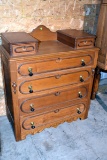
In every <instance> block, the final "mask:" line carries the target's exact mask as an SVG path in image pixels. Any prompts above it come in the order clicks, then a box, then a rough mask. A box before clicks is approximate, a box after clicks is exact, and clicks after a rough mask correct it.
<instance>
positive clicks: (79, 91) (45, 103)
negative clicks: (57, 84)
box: [19, 84, 89, 115]
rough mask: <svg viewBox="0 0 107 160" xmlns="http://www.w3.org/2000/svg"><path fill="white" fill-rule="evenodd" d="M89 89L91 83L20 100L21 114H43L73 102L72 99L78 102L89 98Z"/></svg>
mask: <svg viewBox="0 0 107 160" xmlns="http://www.w3.org/2000/svg"><path fill="white" fill-rule="evenodd" d="M88 91H89V84H87V85H84V86H79V87H73V88H72V89H67V90H63V91H60V90H58V91H57V92H54V93H51V94H48V95H44V96H39V97H33V98H29V99H26V100H24V101H23V102H20V101H21V100H20V101H19V103H20V110H21V115H24V114H29V113H34V114H41V113H45V112H49V111H52V110H53V109H58V108H61V107H63V106H66V104H65V102H68V101H69V102H70V103H71V101H73V102H74V101H76V102H77V101H79V100H82V99H84V98H86V99H87V96H88Z"/></svg>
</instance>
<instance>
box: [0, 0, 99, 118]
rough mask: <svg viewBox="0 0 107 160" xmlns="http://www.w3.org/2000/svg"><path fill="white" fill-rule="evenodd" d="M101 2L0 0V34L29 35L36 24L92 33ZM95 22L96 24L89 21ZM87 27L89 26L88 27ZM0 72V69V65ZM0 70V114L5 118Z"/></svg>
mask: <svg viewBox="0 0 107 160" xmlns="http://www.w3.org/2000/svg"><path fill="white" fill-rule="evenodd" d="M100 2H101V0H36V1H35V0H0V33H1V32H9V31H26V32H31V31H32V30H33V29H34V28H35V27H37V26H38V25H40V24H43V25H46V26H47V27H48V28H50V30H52V31H56V30H57V29H64V28H76V29H79V30H81V29H83V28H84V29H85V30H87V31H88V32H91V33H95V31H94V30H96V25H95V24H97V19H96V18H95V17H96V15H98V10H99V9H98V7H96V6H97V5H96V4H99V3H100ZM95 20H96V23H93V21H95ZM88 26H90V27H88ZM0 70H1V66H0ZM1 77H2V74H1V71H0V115H5V102H4V95H3V83H2V78H1Z"/></svg>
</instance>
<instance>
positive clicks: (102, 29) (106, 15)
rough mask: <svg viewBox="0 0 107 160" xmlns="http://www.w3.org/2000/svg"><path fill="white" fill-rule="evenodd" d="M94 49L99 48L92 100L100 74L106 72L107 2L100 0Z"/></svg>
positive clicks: (106, 0)
mask: <svg viewBox="0 0 107 160" xmlns="http://www.w3.org/2000/svg"><path fill="white" fill-rule="evenodd" d="M95 45H96V47H99V48H100V51H99V54H98V64H97V68H96V72H95V78H94V83H93V90H92V99H95V95H96V93H97V91H98V86H99V81H100V72H101V71H105V72H107V0H102V3H101V9H100V14H99V19H98V28H97V39H96V44H95Z"/></svg>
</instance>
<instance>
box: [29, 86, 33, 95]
mask: <svg viewBox="0 0 107 160" xmlns="http://www.w3.org/2000/svg"><path fill="white" fill-rule="evenodd" d="M28 88H29V93H33V90H32V86H31V85H30V86H28Z"/></svg>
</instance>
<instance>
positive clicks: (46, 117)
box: [21, 103, 86, 132]
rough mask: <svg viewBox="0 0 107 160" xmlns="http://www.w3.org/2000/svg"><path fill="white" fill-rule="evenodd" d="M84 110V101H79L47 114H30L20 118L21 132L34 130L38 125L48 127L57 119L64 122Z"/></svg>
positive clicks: (79, 115) (77, 115)
mask: <svg viewBox="0 0 107 160" xmlns="http://www.w3.org/2000/svg"><path fill="white" fill-rule="evenodd" d="M85 110H86V105H85V103H80V104H76V105H72V104H71V105H70V106H67V107H66V108H62V109H59V110H58V109H57V110H54V111H52V112H49V113H47V114H42V115H39V116H31V117H27V118H25V119H22V120H21V126H22V130H23V132H24V131H25V132H26V131H27V130H28V131H29V130H35V129H37V128H38V127H42V126H45V128H46V127H49V126H51V125H52V124H54V123H57V122H58V121H60V123H61V122H64V121H66V120H67V119H70V118H72V117H81V115H82V114H83V113H84V111H85Z"/></svg>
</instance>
